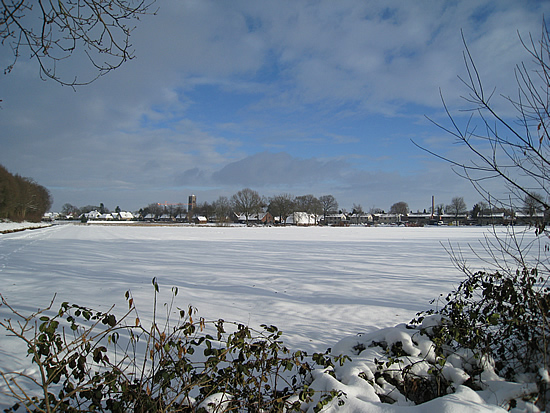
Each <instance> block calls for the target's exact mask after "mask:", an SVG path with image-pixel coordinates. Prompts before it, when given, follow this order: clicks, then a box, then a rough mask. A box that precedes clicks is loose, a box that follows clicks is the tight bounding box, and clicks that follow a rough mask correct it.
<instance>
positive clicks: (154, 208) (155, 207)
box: [143, 203, 163, 217]
mask: <svg viewBox="0 0 550 413" xmlns="http://www.w3.org/2000/svg"><path fill="white" fill-rule="evenodd" d="M162 213H163V210H162V206H160V205H159V204H156V203H155V204H149V205H147V206H146V207H145V208H143V216H144V217H145V216H147V215H152V216H154V217H159V216H161V215H162Z"/></svg>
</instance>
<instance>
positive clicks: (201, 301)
mask: <svg viewBox="0 0 550 413" xmlns="http://www.w3.org/2000/svg"><path fill="white" fill-rule="evenodd" d="M0 229H1V228H0ZM488 231H489V229H488V228H482V227H426V228H404V227H377V228H374V227H371V228H365V227H350V228H326V227H310V228H298V227H285V228H276V227H273V228H254V227H252V228H246V227H192V226H172V227H171V226H166V227H153V226H109V225H79V224H76V225H55V226H52V227H48V228H43V229H38V230H33V231H23V232H16V233H11V234H2V235H0V280H1V287H0V292H1V294H2V295H3V296H4V298H5V299H6V300H7V301H8V302H9V303H10V304H11V305H13V306H14V307H15V308H16V309H18V310H20V311H22V312H25V313H30V312H32V311H35V310H36V309H37V308H43V307H46V306H47V305H48V304H49V302H50V300H51V299H52V297H53V295H54V294H57V298H56V300H57V302H58V303H61V302H63V301H69V302H72V303H77V304H80V305H83V306H89V307H93V308H98V309H103V310H106V309H107V308H108V307H110V305H111V304H117V306H118V307H119V308H120V309H121V311H123V309H124V308H125V306H126V303H125V300H124V293H125V292H126V291H127V290H131V291H132V294H133V297H134V300H135V302H136V304H137V306H138V308H139V309H140V312H141V316H142V317H144V316H146V314H147V312H148V311H149V312H150V310H151V309H152V297H153V293H154V289H153V286H152V285H151V280H152V278H153V277H156V278H157V280H158V283H159V285H160V292H161V300H162V299H165V300H168V299H169V298H170V289H171V287H172V286H177V287H178V289H179V294H178V297H177V305H178V306H180V307H183V308H185V307H187V305H189V304H191V305H193V306H194V307H197V308H198V310H199V315H200V316H202V317H204V318H206V319H218V318H224V319H225V320H227V321H238V322H242V323H246V324H248V325H250V326H252V327H257V326H259V325H260V324H262V323H265V324H274V325H276V326H278V327H279V328H280V329H281V330H282V331H283V332H284V335H283V339H284V341H285V343H286V344H287V346H289V347H290V348H292V349H294V350H298V349H301V350H305V351H307V352H308V353H311V352H313V351H324V350H325V349H326V348H328V347H333V346H334V345H335V343H336V342H338V341H339V340H340V339H342V338H345V337H347V336H354V335H356V334H357V333H373V332H375V331H376V330H377V329H380V328H384V327H392V326H395V325H396V324H399V323H406V322H408V321H410V320H411V319H412V318H413V317H414V316H415V314H416V313H417V312H418V311H421V310H425V309H428V308H430V307H431V305H430V303H429V301H430V300H431V299H433V298H437V297H438V296H439V295H440V294H445V293H447V292H449V291H451V290H452V289H453V287H454V286H456V285H457V284H458V283H459V282H460V281H461V279H462V278H463V275H462V273H461V272H460V271H458V270H457V269H456V268H455V267H454V266H453V264H452V262H451V260H450V257H449V255H448V253H447V252H446V251H445V249H444V247H443V245H442V244H444V245H446V246H448V245H449V242H451V243H452V245H453V246H454V248H458V247H460V248H461V250H462V253H463V255H464V256H465V257H466V258H467V260H468V262H470V263H471V265H472V266H473V267H474V268H479V269H480V268H482V267H486V266H487V265H486V264H484V263H482V262H481V261H480V260H479V259H478V258H476V257H475V255H474V254H473V253H472V252H471V251H470V250H469V247H468V245H473V246H475V247H476V249H477V250H480V247H479V240H483V238H484V236H485V234H487V233H488ZM531 236H532V235H529V236H528V237H531ZM7 315H8V313H7V311H6V309H5V308H2V307H0V316H1V317H2V318H5V317H6V316H7ZM27 363H28V360H27V359H26V358H25V351H24V349H22V348H21V346H20V344H19V343H17V342H15V341H14V340H13V339H11V338H9V337H7V336H6V334H5V332H0V368H2V369H6V370H17V369H22V368H25V366H27ZM0 390H1V388H0ZM464 397H466V396H464ZM464 397H463V398H462V399H461V397H460V396H455V399H456V401H455V402H452V400H451V399H449V400H448V401H447V402H446V403H447V404H446V406H447V405H448V406H450V407H449V408H447V407H445V409H444V410H443V411H460V410H461V409H463V408H465V405H464V404H463V402H464ZM466 398H472V396H471V394H469V393H468V396H467V397H466ZM453 400H454V399H453ZM476 400H477V399H476ZM6 403H7V402H6V399H5V398H3V399H0V407H5V405H6ZM453 403H454V404H453ZM480 403H481V402H479V403H478V401H474V402H473V404H474V405H476V406H478V405H479V406H478V407H479V409H480V410H479V411H486V410H483V407H482V406H481V404H480ZM373 406H374V405H373ZM433 407H434V405H432V407H431V408H433ZM378 408H380V409H382V408H384V409H386V410H383V411H388V412H394V411H401V410H400V409H401V407H397V406H395V405H391V406H390V405H380V406H379V407H377V409H378ZM438 408H439V407H438ZM486 408H488V407H487V406H486ZM493 408H496V407H495V406H493V407H491V408H490V409H493ZM350 409H351V405H350ZM373 409H374V407H373ZM409 409H412V410H411V411H415V412H417V411H429V410H424V409H430V407H428V406H426V407H421V406H417V407H412V408H409ZM453 409H455V410H453ZM456 409H458V410H456ZM343 411H352V410H343ZM354 411H362V410H354ZM364 411H367V410H364ZM372 411H382V410H372ZM432 411H433V410H432ZM462 411H464V410H462ZM487 411H489V410H487Z"/></svg>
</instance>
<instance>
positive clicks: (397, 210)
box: [390, 201, 409, 215]
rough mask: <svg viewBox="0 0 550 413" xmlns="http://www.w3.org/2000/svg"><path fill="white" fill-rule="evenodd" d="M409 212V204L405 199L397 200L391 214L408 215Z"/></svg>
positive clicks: (391, 208)
mask: <svg viewBox="0 0 550 413" xmlns="http://www.w3.org/2000/svg"><path fill="white" fill-rule="evenodd" d="M408 213H409V204H407V203H406V202H404V201H400V202H396V203H395V204H393V205H392V206H391V207H390V214H401V215H407V214H408Z"/></svg>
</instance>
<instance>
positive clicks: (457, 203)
mask: <svg viewBox="0 0 550 413" xmlns="http://www.w3.org/2000/svg"><path fill="white" fill-rule="evenodd" d="M467 210H468V208H467V207H466V202H464V198H463V197H461V196H455V197H454V198H453V199H451V203H450V204H449V205H447V206H446V207H445V213H446V214H449V215H454V216H455V218H456V217H458V216H459V215H460V214H464V213H465V212H466V211H467Z"/></svg>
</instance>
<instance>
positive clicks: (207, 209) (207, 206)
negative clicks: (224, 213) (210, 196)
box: [196, 201, 215, 220]
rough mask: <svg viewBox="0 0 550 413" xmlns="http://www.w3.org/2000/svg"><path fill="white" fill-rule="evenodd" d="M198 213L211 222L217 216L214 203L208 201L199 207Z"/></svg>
mask: <svg viewBox="0 0 550 413" xmlns="http://www.w3.org/2000/svg"><path fill="white" fill-rule="evenodd" d="M196 212H197V213H198V214H199V215H202V216H204V217H205V218H206V219H207V220H209V219H210V218H211V217H212V216H214V214H215V206H214V204H213V203H212V204H211V203H209V202H207V201H204V202H203V203H202V204H200V205H198V206H197V211H196Z"/></svg>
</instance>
